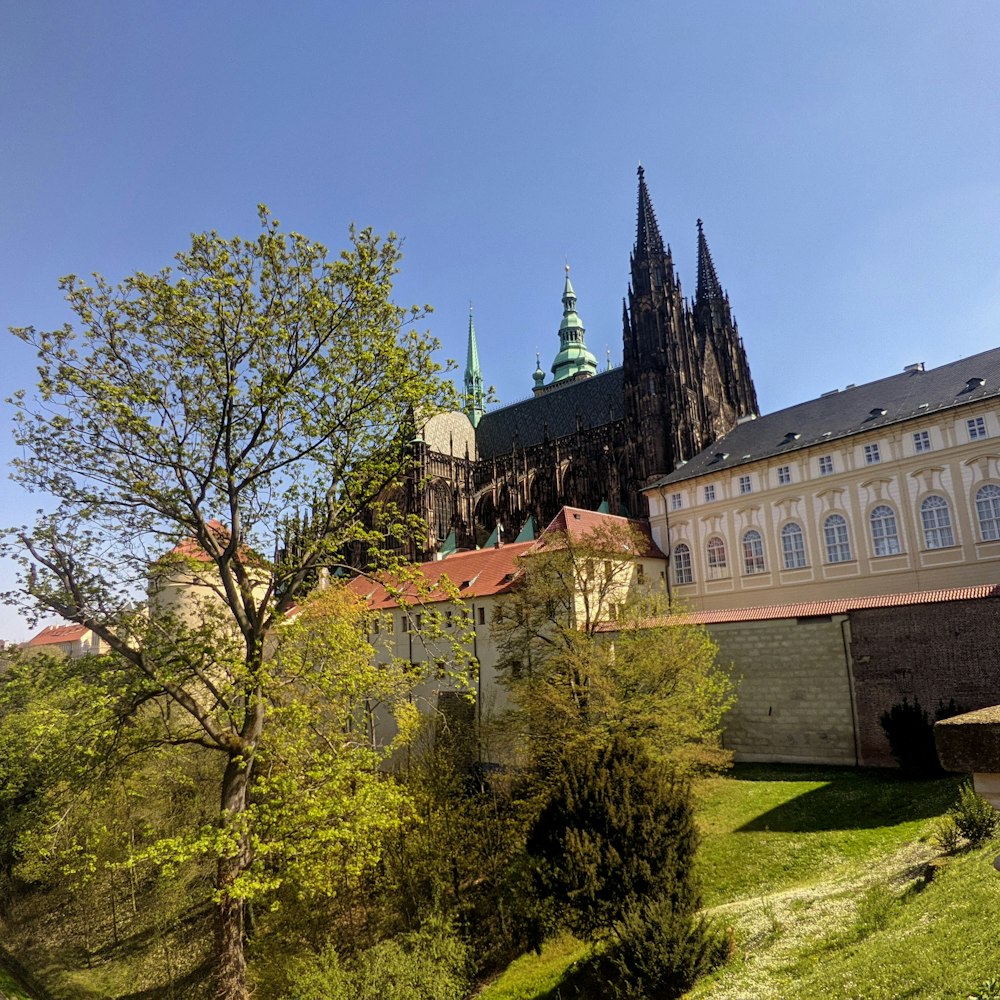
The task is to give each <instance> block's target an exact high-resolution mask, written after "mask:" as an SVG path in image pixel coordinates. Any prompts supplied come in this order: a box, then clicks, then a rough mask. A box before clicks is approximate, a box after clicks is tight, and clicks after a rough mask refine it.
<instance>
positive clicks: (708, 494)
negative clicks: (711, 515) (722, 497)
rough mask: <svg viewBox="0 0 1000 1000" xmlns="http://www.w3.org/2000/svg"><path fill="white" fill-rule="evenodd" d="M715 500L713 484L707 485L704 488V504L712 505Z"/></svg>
mask: <svg viewBox="0 0 1000 1000" xmlns="http://www.w3.org/2000/svg"><path fill="white" fill-rule="evenodd" d="M714 500H715V483H709V484H708V485H707V486H706V487H705V503H712V502H713V501H714Z"/></svg>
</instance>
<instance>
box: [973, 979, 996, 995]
mask: <svg viewBox="0 0 1000 1000" xmlns="http://www.w3.org/2000/svg"><path fill="white" fill-rule="evenodd" d="M967 1000H1000V979H988V980H986V982H985V983H983V985H982V986H980V987H979V989H978V990H976V992H975V993H970V994H969V996H968V998H967Z"/></svg>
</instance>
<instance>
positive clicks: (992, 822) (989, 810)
mask: <svg viewBox="0 0 1000 1000" xmlns="http://www.w3.org/2000/svg"><path fill="white" fill-rule="evenodd" d="M948 816H949V817H950V818H951V820H952V821H953V822H954V824H955V829H956V830H957V831H958V833H959V835H960V836H962V837H964V838H965V839H966V840H967V841H968V843H969V845H970V846H971V847H978V846H979V845H980V844H983V843H985V842H986V841H987V840H989V839H990V837H992V836H993V834H994V833H996V830H997V827H998V826H1000V813H998V812H997V811H996V810H995V809H994V808H993V806H991V805H990V804H989V802H987V801H986V799H984V798H983V797H982V796H981V795H979V794H978V793H977V792H976V790H975V789H974V788H973V787H972V782H971V781H966V782H964V783H963V785H962V787H961V788H960V789H959V791H958V801H957V802H956V803H955V804H954V805H953V806H952V807H951V809H949V810H948Z"/></svg>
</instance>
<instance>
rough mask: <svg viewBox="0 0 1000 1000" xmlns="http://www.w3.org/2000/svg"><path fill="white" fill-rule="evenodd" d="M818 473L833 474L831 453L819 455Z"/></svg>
mask: <svg viewBox="0 0 1000 1000" xmlns="http://www.w3.org/2000/svg"><path fill="white" fill-rule="evenodd" d="M819 474H820V475H821V476H832V475H833V455H820V457H819Z"/></svg>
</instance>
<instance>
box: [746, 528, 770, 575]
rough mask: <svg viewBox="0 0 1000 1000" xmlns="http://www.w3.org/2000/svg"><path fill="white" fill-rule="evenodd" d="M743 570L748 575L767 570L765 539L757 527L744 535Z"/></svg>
mask: <svg viewBox="0 0 1000 1000" xmlns="http://www.w3.org/2000/svg"><path fill="white" fill-rule="evenodd" d="M743 572H744V573H746V575H747V576H752V575H753V574H754V573H763V572H765V566H764V539H763V538H761V537H760V532H759V531H757V530H756V529H755V528H751V529H750V530H749V531H748V532H747V533H746V534H745V535H744V536H743Z"/></svg>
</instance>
